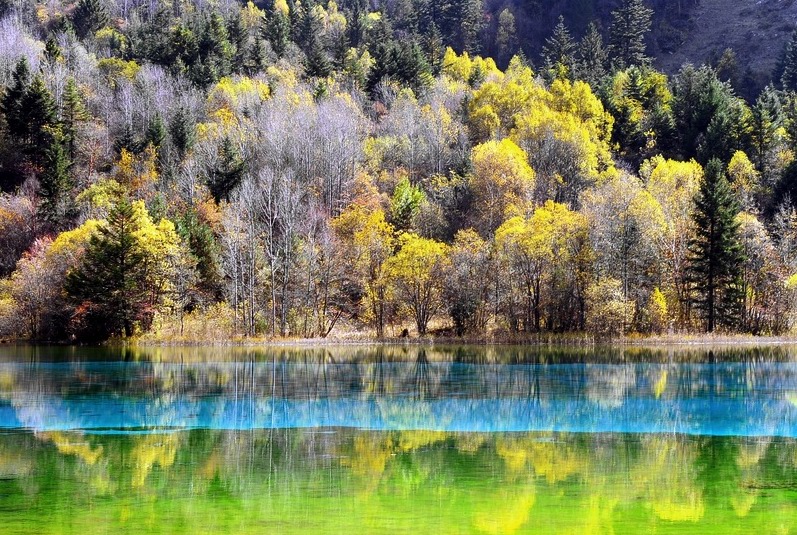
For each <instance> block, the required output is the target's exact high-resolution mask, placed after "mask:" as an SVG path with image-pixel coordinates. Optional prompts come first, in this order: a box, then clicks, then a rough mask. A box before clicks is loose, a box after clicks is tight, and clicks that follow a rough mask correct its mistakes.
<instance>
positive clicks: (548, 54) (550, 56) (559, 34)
mask: <svg viewBox="0 0 797 535" xmlns="http://www.w3.org/2000/svg"><path fill="white" fill-rule="evenodd" d="M575 50H576V44H575V43H574V42H573V37H572V36H571V35H570V30H568V29H567V26H565V19H564V17H562V16H560V17H559V22H558V23H557V24H556V26H555V27H554V29H553V33H552V34H551V35H550V37H548V39H546V40H545V45H544V46H543V47H542V59H543V63H544V65H545V71H546V73H547V75H548V77H549V78H550V79H554V78H572V76H573V67H574V65H575V57H574V52H575Z"/></svg>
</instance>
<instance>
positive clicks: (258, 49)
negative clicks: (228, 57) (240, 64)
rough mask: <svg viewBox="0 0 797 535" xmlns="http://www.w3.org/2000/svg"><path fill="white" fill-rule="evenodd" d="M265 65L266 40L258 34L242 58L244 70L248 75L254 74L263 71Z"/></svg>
mask: <svg viewBox="0 0 797 535" xmlns="http://www.w3.org/2000/svg"><path fill="white" fill-rule="evenodd" d="M267 65H268V63H267V58H266V41H265V40H264V39H263V37H262V36H260V35H259V34H258V35H255V37H254V39H252V46H251V47H249V51H248V52H247V54H246V59H245V60H244V72H246V74H247V75H249V76H254V75H255V74H257V73H260V72H263V71H265V70H266V66H267Z"/></svg>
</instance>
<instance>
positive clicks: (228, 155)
mask: <svg viewBox="0 0 797 535" xmlns="http://www.w3.org/2000/svg"><path fill="white" fill-rule="evenodd" d="M245 170H246V164H245V162H244V160H243V158H241V154H240V152H239V151H238V149H237V148H236V147H235V145H234V144H233V142H232V140H231V139H230V138H229V137H225V138H224V139H222V141H221V145H220V146H219V163H218V165H216V168H215V169H214V170H213V173H212V175H211V176H210V179H209V180H208V189H209V190H210V194H211V195H213V198H214V199H216V201H217V202H218V201H220V200H222V199H225V200H229V199H230V194H231V193H232V191H233V190H234V189H235V188H236V187H237V186H238V184H240V182H241V179H242V178H243V176H244V172H245Z"/></svg>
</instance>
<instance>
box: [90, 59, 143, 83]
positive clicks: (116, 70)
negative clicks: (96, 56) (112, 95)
mask: <svg viewBox="0 0 797 535" xmlns="http://www.w3.org/2000/svg"><path fill="white" fill-rule="evenodd" d="M97 68H99V70H100V72H101V73H103V75H105V78H106V80H107V82H108V85H110V86H111V87H112V88H115V87H116V86H117V85H118V84H119V82H120V80H121V79H126V80H129V81H133V80H135V78H136V76H138V71H140V70H141V66H140V65H139V64H138V63H136V62H135V61H132V60H131V61H125V60H123V59H119V58H103V59H101V60H100V61H98V62H97Z"/></svg>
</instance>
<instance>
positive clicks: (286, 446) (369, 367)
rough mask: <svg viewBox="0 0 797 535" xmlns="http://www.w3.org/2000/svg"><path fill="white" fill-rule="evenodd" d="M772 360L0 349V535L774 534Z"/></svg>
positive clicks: (492, 351) (785, 469) (781, 379)
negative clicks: (293, 534)
mask: <svg viewBox="0 0 797 535" xmlns="http://www.w3.org/2000/svg"><path fill="white" fill-rule="evenodd" d="M793 355H794V353H793V352H792V349H790V348H752V349H747V350H743V351H741V350H733V351H730V350H726V351H723V350H716V351H712V352H707V351H706V352H704V351H699V350H698V351H681V350H668V351H642V350H634V351H625V352H623V351H618V350H595V351H585V350H567V349H562V350H555V351H550V350H546V351H537V350H529V349H522V348H475V347H465V348H436V349H429V348H415V347H389V348H368V347H358V348H345V347H344V348H327V349H308V350H298V349H297V350H259V351H252V350H244V349H232V348H230V349H221V348H217V349H186V348H182V349H152V350H140V351H116V350H108V349H96V348H94V349H91V348H89V349H81V348H15V347H6V348H0V533H120V532H121V533H189V532H190V533H218V532H228V533H351V532H356V531H359V532H362V533H647V532H657V533H669V532H673V533H750V532H751V531H753V530H756V531H758V532H760V533H788V532H791V531H795V530H797V363H794V362H793V361H795V359H793Z"/></svg>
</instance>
